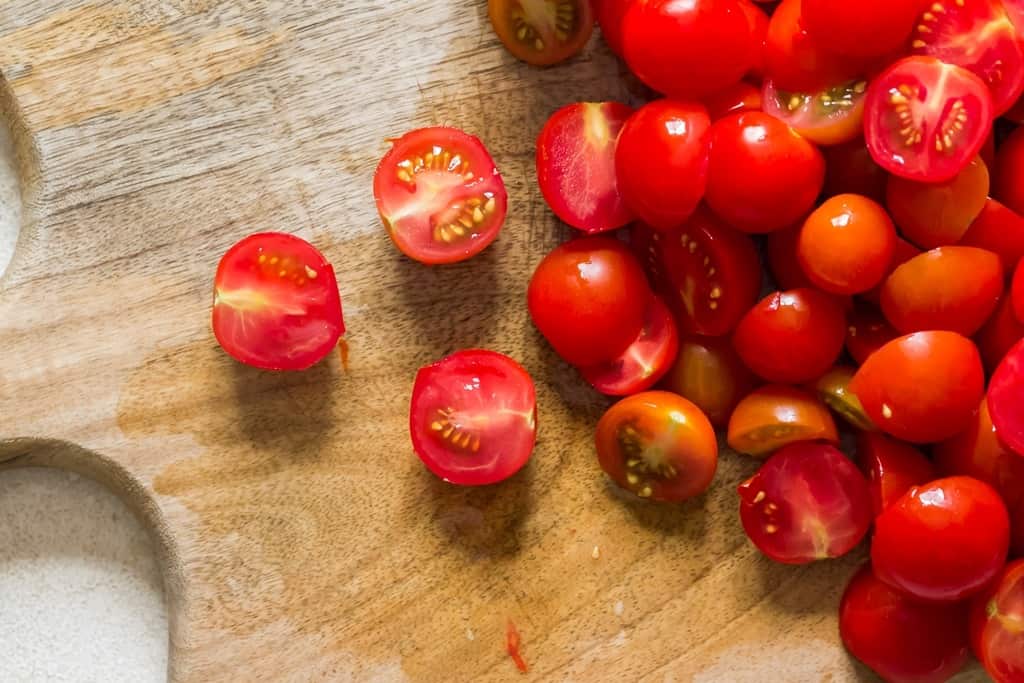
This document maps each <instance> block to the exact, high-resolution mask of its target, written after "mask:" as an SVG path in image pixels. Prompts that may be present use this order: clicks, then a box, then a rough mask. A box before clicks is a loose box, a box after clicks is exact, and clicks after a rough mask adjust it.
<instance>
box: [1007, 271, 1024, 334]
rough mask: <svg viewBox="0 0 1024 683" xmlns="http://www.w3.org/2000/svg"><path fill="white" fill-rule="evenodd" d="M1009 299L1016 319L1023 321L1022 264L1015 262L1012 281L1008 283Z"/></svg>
mask: <svg viewBox="0 0 1024 683" xmlns="http://www.w3.org/2000/svg"><path fill="white" fill-rule="evenodd" d="M1010 299H1011V301H1012V302H1013V312H1014V313H1015V314H1016V316H1017V320H1020V321H1024V266H1021V265H1020V264H1019V263H1018V264H1017V268H1016V269H1015V270H1014V272H1013V281H1012V282H1011V283H1010Z"/></svg>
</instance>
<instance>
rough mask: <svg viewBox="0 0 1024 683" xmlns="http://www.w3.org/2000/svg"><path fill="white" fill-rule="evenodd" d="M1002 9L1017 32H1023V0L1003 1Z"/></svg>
mask: <svg viewBox="0 0 1024 683" xmlns="http://www.w3.org/2000/svg"><path fill="white" fill-rule="evenodd" d="M1003 9H1005V10H1006V14H1007V16H1009V17H1010V21H1011V22H1012V23H1013V25H1014V27H1016V29H1017V32H1018V33H1021V32H1022V31H1024V0H1003Z"/></svg>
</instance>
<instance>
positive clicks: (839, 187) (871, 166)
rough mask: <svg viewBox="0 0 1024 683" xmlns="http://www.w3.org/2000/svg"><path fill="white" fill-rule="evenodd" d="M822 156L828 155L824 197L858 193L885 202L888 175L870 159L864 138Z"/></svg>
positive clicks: (840, 146)
mask: <svg viewBox="0 0 1024 683" xmlns="http://www.w3.org/2000/svg"><path fill="white" fill-rule="evenodd" d="M822 153H824V155H825V191H824V194H825V196H827V197H831V196H833V195H837V194H859V195H861V196H864V197H868V198H869V199H874V200H875V201H876V202H879V203H883V202H885V186H886V183H887V181H888V178H889V174H888V173H886V172H885V171H884V170H882V167H881V166H879V165H878V164H876V163H875V160H874V159H872V158H871V152H869V151H868V148H867V145H866V144H865V143H864V140H863V139H862V138H858V139H856V140H853V141H851V142H847V143H843V144H841V145H831V146H829V147H826V148H824V149H823V150H822Z"/></svg>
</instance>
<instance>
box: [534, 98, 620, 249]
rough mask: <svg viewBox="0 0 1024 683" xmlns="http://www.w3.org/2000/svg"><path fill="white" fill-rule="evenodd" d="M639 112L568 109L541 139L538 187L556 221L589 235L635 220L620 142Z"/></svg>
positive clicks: (606, 107) (607, 105)
mask: <svg viewBox="0 0 1024 683" xmlns="http://www.w3.org/2000/svg"><path fill="white" fill-rule="evenodd" d="M632 113H633V110H632V109H631V108H629V107H627V106H626V105H624V104H619V103H618V102H578V103H576V104H570V105H568V106H565V107H562V108H561V109H559V110H558V111H556V112H555V113H554V114H552V115H551V118H549V119H548V120H547V123H545V124H544V127H543V128H542V129H541V131H540V135H539V136H538V137H537V183H538V184H539V185H540V191H541V194H542V195H544V200H545V201H546V202H547V203H548V206H550V207H551V210H552V211H554V212H555V215H556V216H558V217H559V218H560V219H562V220H563V221H565V222H566V223H568V224H569V225H571V226H572V227H574V228H577V229H579V230H583V231H584V232H588V233H595V232H604V231H605V230H614V229H615V228H621V227H622V226H623V225H625V224H626V223H628V222H629V221H631V220H633V214H632V213H631V212H630V210H629V209H628V208H627V207H626V204H625V202H623V201H622V196H621V195H620V194H619V188H618V181H617V177H616V174H615V141H616V140H618V137H619V131H621V130H622V126H623V125H625V123H626V119H628V118H629V117H630V115H631V114H632Z"/></svg>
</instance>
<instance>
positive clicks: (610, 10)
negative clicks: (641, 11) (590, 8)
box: [594, 0, 633, 57]
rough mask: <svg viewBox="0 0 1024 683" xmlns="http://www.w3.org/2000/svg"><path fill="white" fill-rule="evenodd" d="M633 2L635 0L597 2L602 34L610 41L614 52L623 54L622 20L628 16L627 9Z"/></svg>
mask: <svg viewBox="0 0 1024 683" xmlns="http://www.w3.org/2000/svg"><path fill="white" fill-rule="evenodd" d="M631 4H633V0H598V2H596V3H595V7H594V11H595V12H596V13H597V23H598V25H599V26H600V27H601V34H602V35H604V40H605V42H606V43H608V47H610V48H611V49H612V52H614V53H615V54H617V55H619V56H620V57H621V56H622V39H623V35H622V20H623V19H624V18H625V17H626V10H628V9H629V6H630V5H631Z"/></svg>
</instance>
